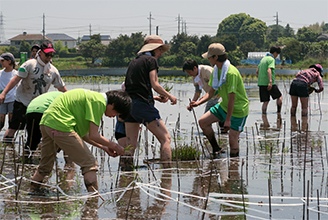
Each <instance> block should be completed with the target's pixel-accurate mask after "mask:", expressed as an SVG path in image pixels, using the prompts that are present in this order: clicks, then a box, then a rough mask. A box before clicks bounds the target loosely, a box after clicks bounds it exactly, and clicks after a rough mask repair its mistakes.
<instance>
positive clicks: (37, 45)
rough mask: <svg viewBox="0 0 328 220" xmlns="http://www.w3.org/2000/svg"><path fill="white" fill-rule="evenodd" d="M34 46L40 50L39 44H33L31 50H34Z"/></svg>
mask: <svg viewBox="0 0 328 220" xmlns="http://www.w3.org/2000/svg"><path fill="white" fill-rule="evenodd" d="M34 48H36V49H38V50H40V46H39V44H33V46H32V47H31V51H32V50H33V49H34Z"/></svg>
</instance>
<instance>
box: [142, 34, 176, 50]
mask: <svg viewBox="0 0 328 220" xmlns="http://www.w3.org/2000/svg"><path fill="white" fill-rule="evenodd" d="M159 47H162V53H165V52H167V51H168V50H169V49H170V47H171V46H170V45H168V44H164V43H163V40H162V38H161V37H160V36H158V35H149V36H147V37H146V38H145V40H144V45H143V47H142V48H141V49H140V50H139V52H138V54H139V53H143V52H148V51H153V50H155V49H157V48H159Z"/></svg>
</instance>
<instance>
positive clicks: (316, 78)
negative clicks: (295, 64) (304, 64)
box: [294, 68, 323, 92]
mask: <svg viewBox="0 0 328 220" xmlns="http://www.w3.org/2000/svg"><path fill="white" fill-rule="evenodd" d="M294 80H301V81H303V82H306V83H307V84H308V86H310V85H312V84H313V83H315V82H317V83H318V85H319V92H321V91H322V90H323V81H322V78H321V76H320V73H319V72H318V71H317V70H316V69H315V68H310V69H306V70H302V71H300V72H298V73H297V75H296V77H295V78H294Z"/></svg>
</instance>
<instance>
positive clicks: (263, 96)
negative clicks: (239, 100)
mask: <svg viewBox="0 0 328 220" xmlns="http://www.w3.org/2000/svg"><path fill="white" fill-rule="evenodd" d="M270 96H271V97H272V99H273V100H275V99H277V98H280V96H281V92H280V91H279V89H278V86H277V85H272V88H271V90H270V91H268V86H260V100H261V102H268V101H270Z"/></svg>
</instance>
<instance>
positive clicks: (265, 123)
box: [260, 114, 270, 130]
mask: <svg viewBox="0 0 328 220" xmlns="http://www.w3.org/2000/svg"><path fill="white" fill-rule="evenodd" d="M262 121H263V123H261V124H260V127H261V128H262V129H265V130H267V129H268V128H269V127H270V123H269V121H268V117H267V114H262Z"/></svg>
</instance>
